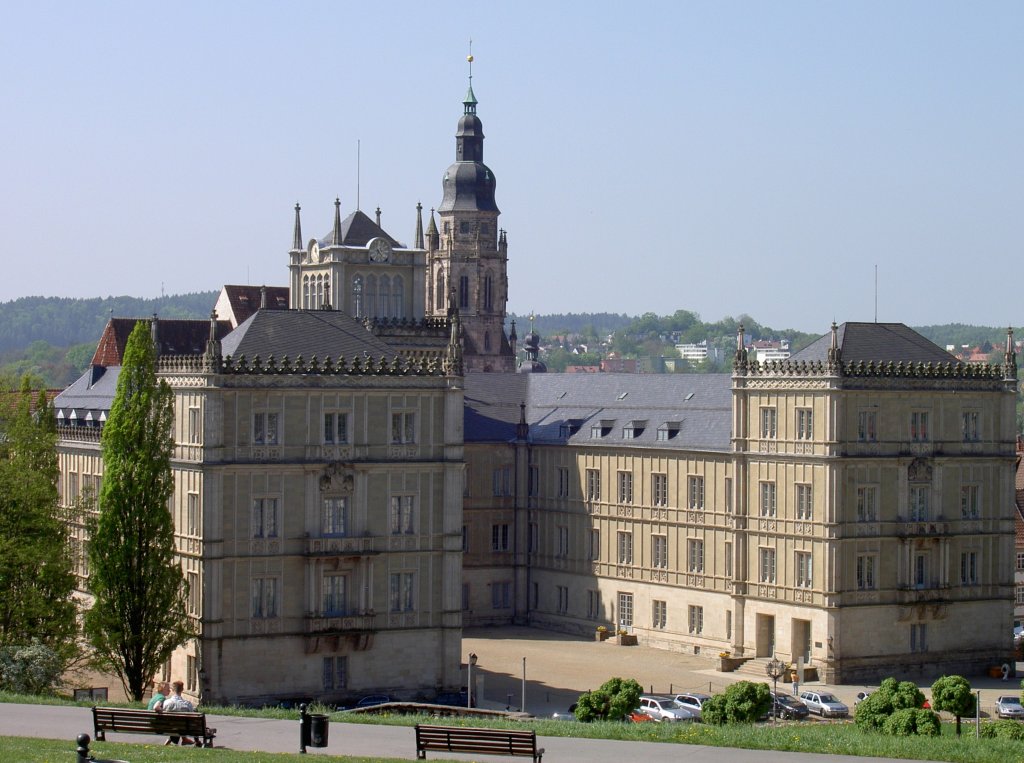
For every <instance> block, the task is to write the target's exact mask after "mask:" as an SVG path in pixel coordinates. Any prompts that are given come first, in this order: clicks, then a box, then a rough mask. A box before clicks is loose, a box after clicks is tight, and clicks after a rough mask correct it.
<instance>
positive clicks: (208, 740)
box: [92, 707, 217, 747]
mask: <svg viewBox="0 0 1024 763" xmlns="http://www.w3.org/2000/svg"><path fill="white" fill-rule="evenodd" d="M92 725H93V734H94V737H95V739H96V740H97V741H99V742H105V741H106V739H107V737H106V732H108V731H113V732H118V733H122V734H160V735H161V736H168V737H172V736H173V737H192V738H193V739H195V740H196V741H195V744H196V747H213V738H214V736H216V734H217V729H211V728H209V727H207V725H206V713H158V712H156V711H154V710H135V709H132V708H125V707H94V708H93V709H92Z"/></svg>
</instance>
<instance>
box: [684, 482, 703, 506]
mask: <svg viewBox="0 0 1024 763" xmlns="http://www.w3.org/2000/svg"><path fill="white" fill-rule="evenodd" d="M686 505H687V507H688V508H691V509H696V510H699V511H703V510H704V478H703V477H687V478H686Z"/></svg>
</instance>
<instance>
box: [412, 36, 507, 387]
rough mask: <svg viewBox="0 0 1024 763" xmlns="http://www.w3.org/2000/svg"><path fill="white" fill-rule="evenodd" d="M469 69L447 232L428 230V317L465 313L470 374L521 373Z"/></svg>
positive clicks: (448, 182) (449, 173) (445, 216)
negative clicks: (508, 321)
mask: <svg viewBox="0 0 1024 763" xmlns="http://www.w3.org/2000/svg"><path fill="white" fill-rule="evenodd" d="M468 61H469V63H470V75H469V90H468V92H467V93H466V99H465V100H464V101H463V107H464V108H463V114H462V118H461V119H460V120H459V125H458V131H457V132H456V134H455V163H454V164H452V165H451V166H450V167H448V169H447V170H446V171H445V173H444V180H443V187H444V198H443V199H442V200H441V206H440V207H439V208H438V210H437V212H438V217H439V218H440V223H441V228H440V231H439V230H438V229H437V226H436V225H435V223H434V215H433V212H431V215H430V222H429V226H428V229H427V242H426V244H427V263H428V265H427V267H428V281H427V283H428V284H429V287H428V294H427V314H428V315H432V316H437V317H440V316H446V315H448V312H449V310H450V309H451V307H453V306H454V307H457V308H458V310H459V317H460V319H461V323H462V328H463V340H464V362H465V368H466V370H467V371H514V370H515V356H514V352H513V349H512V346H511V345H510V344H509V340H508V337H507V336H506V335H505V305H506V301H507V299H508V276H507V264H508V240H507V238H506V235H505V231H503V230H500V229H499V228H498V215H499V214H500V212H499V210H498V205H497V204H495V202H494V187H495V179H494V173H493V172H491V170H490V168H489V167H488V166H487V165H486V164H484V130H483V123H482V122H481V121H480V118H479V117H478V116H477V115H476V106H477V100H476V96H475V95H474V94H473V74H472V71H473V70H472V65H473V56H472V55H470V56H469V57H468Z"/></svg>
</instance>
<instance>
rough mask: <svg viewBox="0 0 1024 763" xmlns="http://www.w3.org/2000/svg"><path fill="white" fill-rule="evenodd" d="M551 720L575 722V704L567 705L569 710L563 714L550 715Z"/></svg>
mask: <svg viewBox="0 0 1024 763" xmlns="http://www.w3.org/2000/svg"><path fill="white" fill-rule="evenodd" d="M551 719H552V720H555V721H575V720H576V703H575V702H573V703H572V704H571V705H569V709H568V710H566V711H565V712H564V713H552V714H551Z"/></svg>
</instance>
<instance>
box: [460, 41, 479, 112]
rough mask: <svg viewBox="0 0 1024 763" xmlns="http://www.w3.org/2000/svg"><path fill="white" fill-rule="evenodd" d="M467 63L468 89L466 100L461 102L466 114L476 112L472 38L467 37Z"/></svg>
mask: <svg viewBox="0 0 1024 763" xmlns="http://www.w3.org/2000/svg"><path fill="white" fill-rule="evenodd" d="M466 61H467V62H468V63H469V90H467V91H466V100H464V101H463V102H462V104H463V106H465V113H466V114H476V96H475V95H473V38H472V37H471V38H470V39H469V55H468V56H466Z"/></svg>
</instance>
